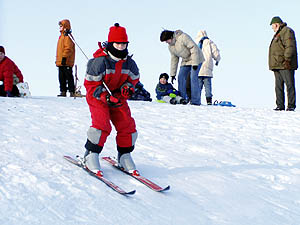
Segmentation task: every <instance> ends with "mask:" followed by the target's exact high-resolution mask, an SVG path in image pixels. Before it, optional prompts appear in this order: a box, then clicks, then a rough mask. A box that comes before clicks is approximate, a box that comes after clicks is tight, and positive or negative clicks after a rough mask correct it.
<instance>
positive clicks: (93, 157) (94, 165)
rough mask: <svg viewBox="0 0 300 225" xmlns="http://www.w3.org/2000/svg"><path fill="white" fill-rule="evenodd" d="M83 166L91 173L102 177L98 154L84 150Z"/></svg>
mask: <svg viewBox="0 0 300 225" xmlns="http://www.w3.org/2000/svg"><path fill="white" fill-rule="evenodd" d="M84 164H85V166H86V167H87V168H88V170H90V171H92V172H93V173H96V174H100V175H102V171H101V167H100V162H99V153H96V152H91V151H88V150H86V152H85V154H84Z"/></svg>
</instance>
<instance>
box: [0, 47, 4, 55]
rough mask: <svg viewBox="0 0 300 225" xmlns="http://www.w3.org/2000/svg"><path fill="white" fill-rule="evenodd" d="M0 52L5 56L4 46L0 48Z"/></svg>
mask: <svg viewBox="0 0 300 225" xmlns="http://www.w3.org/2000/svg"><path fill="white" fill-rule="evenodd" d="M0 52H2V53H4V55H5V49H4V47H3V46H0Z"/></svg>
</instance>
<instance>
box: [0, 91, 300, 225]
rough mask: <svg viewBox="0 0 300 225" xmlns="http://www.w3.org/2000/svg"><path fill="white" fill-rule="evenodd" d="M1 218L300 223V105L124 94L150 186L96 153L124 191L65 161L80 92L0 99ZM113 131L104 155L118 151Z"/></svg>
mask: <svg viewBox="0 0 300 225" xmlns="http://www.w3.org/2000/svg"><path fill="white" fill-rule="evenodd" d="M0 104H1V108H0V115H1V118H2V119H1V123H0V132H1V135H0V157H1V162H0V224H1V225H16V224H18V225H23V224H26V225H27V224H28V225H29V224H30V225H34V224H39V225H44V224H47V225H48V224H49V225H50V224H51V225H52V224H55V225H60V224H64V225H68V224H70V225H77V224H78V225H79V224H82V225H87V224H88V225H94V224H95V225H96V224H105V225H110V224H114V225H116V224H118V225H127V224H130V225H140V224H143V225H144V224H145V225H148V224H149V225H150V224H151V225H152V224H153V225H157V224H159V225H171V224H172V225H177V224H178V225H179V224H180V225H182V224H189V225H199V224H200V225H202V224H205V225H209V224H214V225H215V224H216V225H227V224H230V225H232V224H234V225H241V224H243V225H253V224H255V225H266V224H271V225H282V224H285V225H296V224H299V221H300V210H299V208H300V191H299V187H300V178H299V177H300V112H298V111H295V112H285V111H284V112H275V111H273V110H272V109H270V108H268V109H266V108H244V107H236V108H229V107H221V106H206V105H202V106H191V105H186V106H183V105H176V106H173V105H170V104H163V103H157V102H129V104H130V107H131V111H132V115H133V117H134V118H135V121H136V125H137V129H138V133H139V137H138V140H137V143H136V149H135V151H134V152H133V154H132V155H133V158H134V160H135V162H136V165H137V167H138V169H139V170H140V172H141V173H142V174H143V175H144V176H146V177H147V178H149V179H151V180H152V181H154V182H156V183H157V184H160V185H161V186H166V185H170V186H171V189H170V191H168V192H165V193H156V192H154V191H152V190H150V189H149V188H147V187H146V186H144V185H142V184H140V183H139V182H138V181H136V180H134V179H132V178H130V177H129V176H127V175H124V174H123V173H121V172H120V171H118V170H116V169H114V168H113V167H111V166H110V165H109V164H108V163H106V162H104V161H101V166H102V168H103V171H104V174H105V176H106V177H107V178H109V179H110V180H112V181H113V182H115V183H116V184H118V185H120V186H121V187H122V188H124V189H125V190H127V191H129V190H133V189H136V194H135V195H133V196H131V197H125V196H122V195H119V194H117V193H116V192H114V191H112V190H111V189H109V188H107V187H106V186H105V184H103V183H101V182H100V181H98V180H97V179H95V178H93V177H91V176H88V174H87V173H86V172H84V171H83V170H82V169H80V168H77V167H75V166H74V165H72V164H70V163H68V162H67V161H66V160H64V159H63V157H62V156H63V155H70V156H75V155H82V154H83V153H84V151H85V150H84V144H85V141H86V132H87V129H88V127H89V126H90V123H91V121H90V113H89V109H88V106H87V104H86V102H85V99H84V98H83V99H81V98H77V99H73V98H56V97H32V98H23V99H20V98H0ZM115 149H116V146H115V131H114V130H113V131H112V133H111V135H110V136H109V138H108V140H107V143H106V145H105V148H104V150H103V152H102V156H116V150H115Z"/></svg>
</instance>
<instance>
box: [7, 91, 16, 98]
mask: <svg viewBox="0 0 300 225" xmlns="http://www.w3.org/2000/svg"><path fill="white" fill-rule="evenodd" d="M6 96H7V97H15V96H14V95H13V94H12V93H11V92H10V91H6Z"/></svg>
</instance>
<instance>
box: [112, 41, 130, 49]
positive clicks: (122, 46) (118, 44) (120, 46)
mask: <svg viewBox="0 0 300 225" xmlns="http://www.w3.org/2000/svg"><path fill="white" fill-rule="evenodd" d="M113 46H114V47H115V48H116V49H118V50H119V51H123V50H124V49H125V48H126V47H127V43H123V42H114V43H113Z"/></svg>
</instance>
